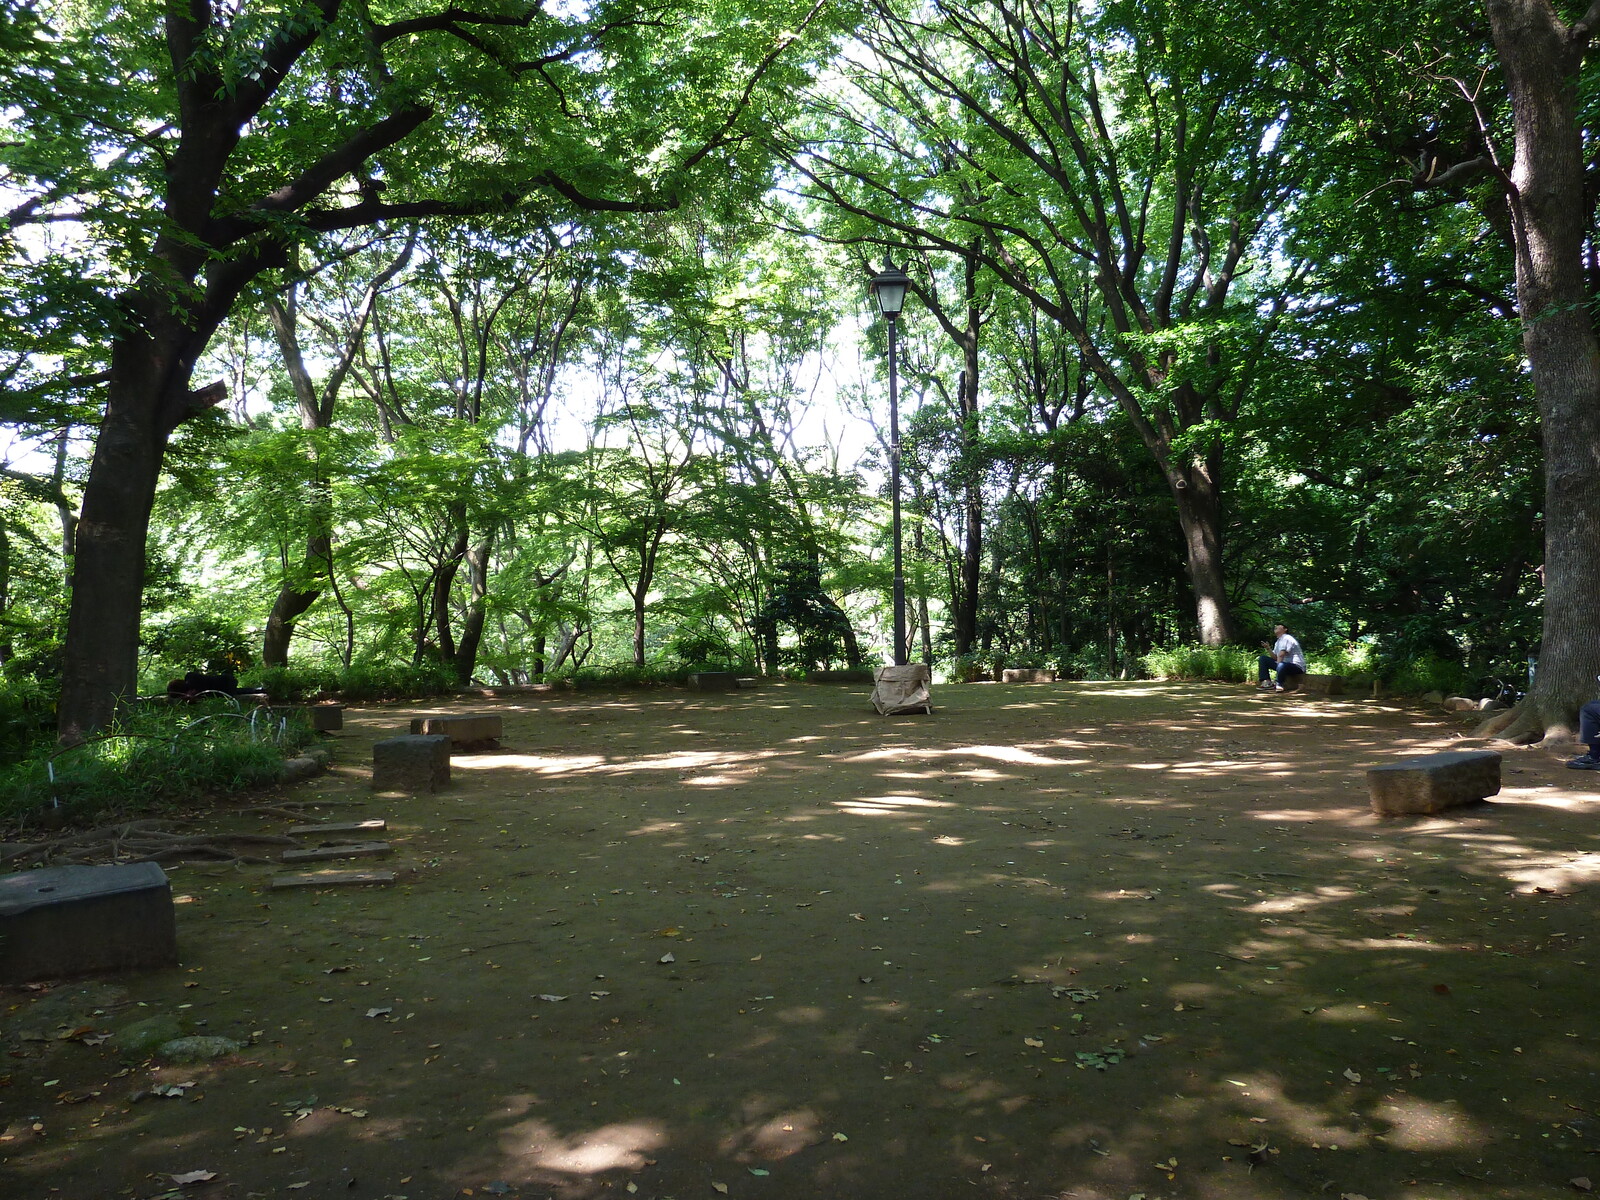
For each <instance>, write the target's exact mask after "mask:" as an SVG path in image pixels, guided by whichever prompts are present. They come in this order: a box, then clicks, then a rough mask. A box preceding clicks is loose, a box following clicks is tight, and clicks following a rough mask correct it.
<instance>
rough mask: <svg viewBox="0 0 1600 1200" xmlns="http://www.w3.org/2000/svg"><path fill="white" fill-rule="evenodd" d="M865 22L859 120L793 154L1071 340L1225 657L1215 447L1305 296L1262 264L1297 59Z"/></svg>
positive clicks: (1167, 19)
mask: <svg viewBox="0 0 1600 1200" xmlns="http://www.w3.org/2000/svg"><path fill="white" fill-rule="evenodd" d="M872 7H873V12H874V14H875V16H876V21H875V23H874V24H873V25H872V26H871V28H870V29H868V30H866V31H865V33H864V35H863V37H864V41H865V44H866V48H867V52H866V53H865V54H863V55H861V56H860V57H859V58H858V59H857V60H856V61H853V62H852V63H850V64H849V67H848V72H847V73H848V76H849V78H850V79H851V81H852V83H853V84H854V85H855V87H856V88H857V89H858V96H857V102H856V103H855V104H853V105H852V104H849V103H844V104H840V103H834V102H832V101H819V105H818V108H819V112H820V114H821V115H820V118H819V119H820V121H821V122H822V124H823V126H824V129H823V131H822V132H821V133H820V134H819V135H818V137H817V138H816V139H815V140H814V141H813V142H812V143H811V144H809V145H805V146H801V145H791V146H790V147H789V151H790V155H791V158H792V160H793V161H794V162H795V163H796V165H797V167H798V169H799V170H800V171H801V172H802V174H803V176H804V178H805V180H806V181H807V183H808V185H809V187H808V191H809V193H810V195H811V196H813V197H814V198H815V199H816V200H818V201H819V202H822V203H824V204H828V205H832V206H835V207H838V208H841V209H844V210H845V211H848V212H851V213H854V214H856V215H857V216H859V217H861V218H863V219H865V220H869V221H873V222H876V223H878V224H879V225H880V226H881V227H882V228H883V229H884V230H885V231H886V232H885V234H884V235H883V236H884V237H886V238H888V237H892V238H893V239H894V240H895V241H896V242H898V243H899V244H900V245H903V246H905V247H908V248H913V249H921V248H937V249H940V250H945V251H947V252H950V253H952V254H960V253H964V252H968V248H969V247H973V248H975V251H976V253H977V255H978V256H979V257H980V259H981V261H982V263H983V265H984V266H985V268H986V269H987V270H988V271H989V272H991V273H992V274H993V276H994V277H995V278H996V279H997V280H998V281H999V282H1000V283H1001V284H1002V285H1004V286H1005V287H1007V288H1009V289H1011V290H1013V291H1014V292H1016V293H1017V294H1018V295H1019V296H1021V297H1023V298H1024V299H1025V300H1026V301H1027V302H1029V303H1031V304H1033V305H1036V306H1037V307H1038V308H1039V309H1040V310H1041V311H1043V312H1044V313H1046V314H1048V315H1049V316H1050V317H1051V318H1052V319H1053V320H1055V321H1056V322H1058V323H1059V324H1060V325H1061V326H1062V328H1063V329H1064V330H1065V331H1066V332H1067V333H1068V334H1069V336H1070V337H1071V338H1072V339H1073V341H1074V342H1075V343H1076V344H1077V345H1078V346H1079V347H1080V349H1081V350H1082V352H1083V355H1084V361H1085V364H1086V365H1087V366H1088V367H1089V369H1090V370H1091V372H1092V373H1093V374H1094V376H1095V378H1096V380H1097V382H1098V384H1099V386H1100V387H1102V388H1103V389H1105V391H1106V392H1107V393H1108V394H1109V395H1111V396H1112V397H1114V398H1115V399H1116V401H1117V403H1118V404H1119V405H1120V406H1121V407H1122V409H1123V411H1124V412H1125V413H1126V414H1127V416H1128V419H1129V420H1130V421H1131V422H1132V423H1133V425H1134V428H1135V429H1136V430H1137V431H1138V433H1139V436H1140V439H1141V441H1142V442H1143V443H1144V445H1145V447H1146V449H1147V451H1148V452H1149V454H1150V455H1151V456H1152V458H1153V459H1154V461H1155V462H1156V463H1157V465H1158V466H1159V467H1160V469H1161V471H1162V474H1163V476H1164V478H1165V479H1166V481H1167V485H1168V488H1169V490H1170V492H1171V495H1172V501H1173V504H1174V507H1175V509H1176V513H1177V517H1178V523H1179V525H1180V528H1181V530H1182V533H1183V537H1184V543H1185V561H1186V565H1187V570H1188V576H1189V582H1190V585H1191V588H1192V591H1193V596H1194V602H1195V611H1196V620H1197V624H1198V626H1199V631H1200V636H1201V637H1202V639H1203V640H1204V641H1206V642H1208V643H1220V642H1223V641H1227V640H1229V639H1230V638H1231V637H1232V636H1233V634H1234V620H1233V615H1232V605H1231V602H1230V597H1229V591H1228V586H1227V580H1226V572H1225V565H1226V563H1225V547H1224V544H1223V531H1224V526H1225V522H1224V513H1223V495H1224V489H1225V480H1224V467H1225V456H1224V447H1223V432H1224V431H1225V430H1226V428H1227V427H1228V425H1229V424H1230V423H1231V422H1232V421H1233V420H1234V419H1235V418H1236V417H1237V414H1238V407H1239V404H1240V402H1241V399H1242V397H1243V395H1244V394H1245V387H1244V386H1243V384H1244V375H1245V374H1246V373H1247V366H1248V348H1249V347H1250V346H1251V345H1252V344H1253V342H1254V340H1255V339H1254V337H1253V336H1252V334H1253V326H1254V325H1255V324H1257V323H1258V322H1259V321H1261V320H1270V319H1271V314H1272V313H1274V312H1277V311H1281V307H1282V305H1283V304H1284V303H1286V302H1287V295H1288V291H1289V289H1290V288H1291V287H1292V285H1293V283H1294V274H1293V272H1292V271H1289V270H1282V269H1275V266H1276V265H1277V264H1275V261H1274V258H1273V255H1272V253H1271V251H1272V248H1273V245H1272V244H1273V235H1274V228H1275V222H1277V221H1278V220H1279V219H1280V218H1281V217H1282V216H1283V214H1284V213H1285V211H1286V209H1287V207H1288V206H1289V205H1290V203H1291V202H1292V200H1293V199H1294V198H1295V197H1296V196H1297V195H1298V189H1299V186H1300V170H1299V164H1298V161H1297V158H1298V155H1299V152H1300V149H1301V143H1300V142H1299V141H1298V140H1297V138H1296V133H1297V116H1298V114H1297V112H1296V111H1295V109H1294V107H1293V105H1292V104H1291V103H1290V101H1289V99H1288V97H1290V96H1291V95H1292V94H1294V91H1295V84H1296V79H1295V76H1296V69H1295V67H1294V65H1293V64H1292V63H1291V62H1290V61H1288V60H1287V59H1286V58H1285V57H1284V56H1282V55H1277V54H1274V53H1272V52H1271V51H1263V50H1257V49H1254V48H1252V47H1250V46H1248V45H1246V44H1245V43H1242V42H1241V41H1239V40H1237V39H1234V38H1232V37H1230V36H1228V34H1227V29H1228V26H1229V22H1230V21H1231V20H1233V19H1234V18H1235V17H1238V16H1239V15H1240V14H1236V13H1233V12H1231V11H1226V10H1220V9H1213V8H1212V7H1209V6H1208V7H1206V8H1203V9H1202V8H1196V7H1194V6H1180V5H1176V4H1166V3H1160V4H1137V5H1136V4H1112V5H1105V6H1093V5H1087V4H1079V3H1072V2H1067V3H1059V4H1057V3H1046V2H1039V0H1017V2H1015V3H1013V2H1010V0H1007V2H1003V3H997V4H992V5H985V6H983V7H982V8H976V9H975V8H973V7H971V6H968V5H957V4H951V3H933V4H930V5H926V6H922V7H921V8H918V9H916V10H915V11H914V12H913V11H911V10H910V9H908V8H906V7H905V6H902V5H900V4H898V3H895V2H894V0H878V2H876V3H874V4H873V6H872ZM1252 273H1253V275H1254V278H1253V279H1250V280H1248V281H1247V276H1250V275H1251V274H1252ZM1085 285H1087V288H1086V287H1085ZM1263 314H1266V315H1265V316H1263Z"/></svg>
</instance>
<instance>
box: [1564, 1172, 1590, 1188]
mask: <svg viewBox="0 0 1600 1200" xmlns="http://www.w3.org/2000/svg"><path fill="white" fill-rule="evenodd" d="M1567 1182H1568V1183H1570V1184H1571V1185H1572V1186H1573V1187H1575V1188H1577V1189H1578V1190H1579V1191H1580V1192H1592V1191H1594V1184H1592V1183H1590V1182H1589V1177H1588V1176H1587V1175H1579V1176H1578V1177H1577V1178H1576V1179H1569V1180H1567Z"/></svg>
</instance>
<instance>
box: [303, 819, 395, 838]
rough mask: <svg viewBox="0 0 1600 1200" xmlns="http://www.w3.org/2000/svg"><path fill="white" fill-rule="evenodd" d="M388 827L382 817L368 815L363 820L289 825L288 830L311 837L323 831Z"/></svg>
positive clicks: (358, 831)
mask: <svg viewBox="0 0 1600 1200" xmlns="http://www.w3.org/2000/svg"><path fill="white" fill-rule="evenodd" d="M388 828H389V822H387V821H385V820H384V819H383V818H382V817H369V818H367V819H366V820H365V821H329V822H327V823H326V824H323V825H291V826H290V827H289V832H290V833H291V834H294V835H296V836H299V835H302V834H310V835H311V836H312V837H315V836H317V835H318V834H323V833H383V832H384V831H385V830H387V829H388Z"/></svg>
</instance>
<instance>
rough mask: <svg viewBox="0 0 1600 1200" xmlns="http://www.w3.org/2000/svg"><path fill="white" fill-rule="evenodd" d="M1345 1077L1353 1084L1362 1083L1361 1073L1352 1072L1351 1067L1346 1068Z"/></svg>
mask: <svg viewBox="0 0 1600 1200" xmlns="http://www.w3.org/2000/svg"><path fill="white" fill-rule="evenodd" d="M1344 1077H1345V1078H1346V1079H1348V1080H1349V1081H1350V1082H1351V1083H1360V1082H1361V1072H1359V1071H1352V1070H1351V1069H1350V1068H1349V1067H1346V1068H1345V1069H1344Z"/></svg>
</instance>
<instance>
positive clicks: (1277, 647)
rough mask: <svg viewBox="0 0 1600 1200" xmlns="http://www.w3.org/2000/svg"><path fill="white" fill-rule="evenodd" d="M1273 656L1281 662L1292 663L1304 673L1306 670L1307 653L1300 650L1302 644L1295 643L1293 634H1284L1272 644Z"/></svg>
mask: <svg viewBox="0 0 1600 1200" xmlns="http://www.w3.org/2000/svg"><path fill="white" fill-rule="evenodd" d="M1272 656H1273V657H1274V658H1276V659H1277V660H1278V661H1279V662H1286V663H1292V664H1293V665H1295V666H1297V667H1299V668H1300V669H1301V670H1302V671H1304V670H1305V669H1306V655H1305V651H1303V650H1301V649H1300V643H1299V642H1297V641H1295V639H1294V634H1292V633H1286V634H1284V635H1283V636H1282V637H1281V638H1279V639H1278V640H1277V641H1276V642H1274V643H1273V644H1272Z"/></svg>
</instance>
